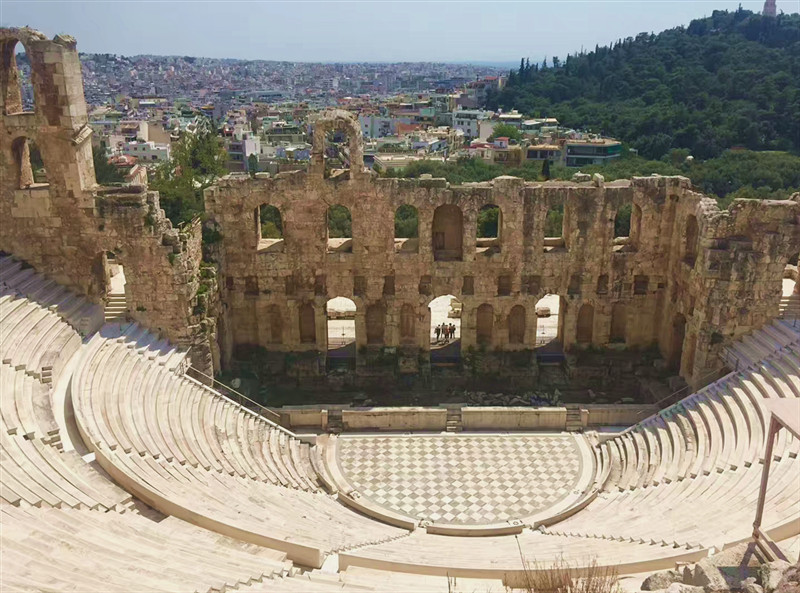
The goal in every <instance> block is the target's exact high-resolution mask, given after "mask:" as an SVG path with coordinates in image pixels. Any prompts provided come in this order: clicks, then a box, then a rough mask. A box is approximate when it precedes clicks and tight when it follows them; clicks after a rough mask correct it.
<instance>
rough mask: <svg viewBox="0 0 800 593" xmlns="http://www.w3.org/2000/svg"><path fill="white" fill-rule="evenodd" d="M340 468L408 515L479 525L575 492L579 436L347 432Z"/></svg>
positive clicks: (357, 485) (366, 492)
mask: <svg viewBox="0 0 800 593" xmlns="http://www.w3.org/2000/svg"><path fill="white" fill-rule="evenodd" d="M337 454H338V463H339V469H340V470H341V472H342V474H343V476H344V477H345V478H346V479H347V480H348V482H349V483H350V485H352V486H353V488H354V489H355V490H357V491H358V492H359V494H360V495H361V496H362V497H365V498H368V499H369V500H371V501H372V502H373V503H375V504H377V505H378V506H381V507H383V508H386V509H390V510H392V511H394V512H397V513H401V514H403V515H406V516H408V517H413V518H416V519H421V520H428V521H432V522H437V523H449V524H458V525H480V524H488V523H500V522H504V521H508V520H511V519H523V518H525V517H528V516H530V515H533V514H534V513H538V512H540V511H543V510H545V509H547V508H549V507H551V506H553V505H555V504H556V503H558V502H559V501H561V500H562V499H564V498H565V497H567V496H569V495H573V494H574V490H575V489H576V488H577V487H578V485H579V483H584V482H585V481H586V480H585V479H583V480H582V479H581V478H582V474H583V472H591V471H592V468H584V467H583V463H582V461H581V455H580V452H579V449H578V445H577V443H576V442H575V438H574V437H573V436H571V435H565V434H538V435H485V436H484V435H463V434H462V435H391V436H356V435H341V436H340V437H339V439H338V445H337Z"/></svg>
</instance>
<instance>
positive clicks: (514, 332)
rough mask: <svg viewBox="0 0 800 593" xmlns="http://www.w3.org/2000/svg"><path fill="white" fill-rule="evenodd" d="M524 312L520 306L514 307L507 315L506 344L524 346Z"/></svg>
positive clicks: (523, 308)
mask: <svg viewBox="0 0 800 593" xmlns="http://www.w3.org/2000/svg"><path fill="white" fill-rule="evenodd" d="M526 317H527V315H526V312H525V307H523V306H522V305H514V306H513V307H511V311H509V313H508V343H509V344H524V343H525V325H526Z"/></svg>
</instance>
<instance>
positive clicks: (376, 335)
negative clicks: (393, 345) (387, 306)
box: [366, 303, 386, 344]
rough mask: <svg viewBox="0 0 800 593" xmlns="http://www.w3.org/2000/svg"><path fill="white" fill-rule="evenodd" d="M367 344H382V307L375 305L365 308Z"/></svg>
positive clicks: (378, 304) (383, 317)
mask: <svg viewBox="0 0 800 593" xmlns="http://www.w3.org/2000/svg"><path fill="white" fill-rule="evenodd" d="M366 322H367V344H383V329H384V325H385V322H386V312H385V311H384V308H383V305H381V304H380V303H375V304H373V305H370V306H368V307H367V313H366Z"/></svg>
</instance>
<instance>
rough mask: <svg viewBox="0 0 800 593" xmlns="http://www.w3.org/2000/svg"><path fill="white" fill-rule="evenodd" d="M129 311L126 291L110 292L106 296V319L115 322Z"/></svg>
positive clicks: (107, 321)
mask: <svg viewBox="0 0 800 593" xmlns="http://www.w3.org/2000/svg"><path fill="white" fill-rule="evenodd" d="M127 312H128V298H127V296H126V295H125V293H124V292H121V293H120V292H114V293H111V292H110V293H108V296H107V297H106V307H105V311H104V314H105V321H106V323H113V322H115V321H120V320H123V319H124V318H125V316H126V315H127Z"/></svg>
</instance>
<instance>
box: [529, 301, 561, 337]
mask: <svg viewBox="0 0 800 593" xmlns="http://www.w3.org/2000/svg"><path fill="white" fill-rule="evenodd" d="M563 310H564V301H563V299H562V298H561V297H560V296H559V295H557V294H546V295H544V296H543V297H542V298H540V299H539V300H538V301H537V302H536V308H535V309H534V312H535V313H536V347H537V348H546V347H549V348H559V349H560V348H561V345H562V344H563V340H562V326H563V319H562V317H563Z"/></svg>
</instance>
